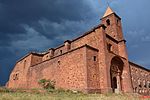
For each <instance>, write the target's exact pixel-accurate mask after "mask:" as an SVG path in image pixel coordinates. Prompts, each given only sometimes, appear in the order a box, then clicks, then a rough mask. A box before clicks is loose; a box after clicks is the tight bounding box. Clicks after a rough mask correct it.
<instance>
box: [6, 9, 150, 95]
mask: <svg viewBox="0 0 150 100" xmlns="http://www.w3.org/2000/svg"><path fill="white" fill-rule="evenodd" d="M41 79H47V80H52V81H55V87H56V88H63V89H70V90H78V91H82V92H86V93H95V92H98V93H108V92H114V93H120V92H121V93H133V92H135V93H141V94H148V93H150V70H149V69H146V68H144V67H142V66H139V65H137V64H135V63H133V62H130V61H129V59H128V54H127V50H126V41H125V39H124V37H123V32H122V25H121V18H120V17H119V16H118V15H117V14H116V13H115V12H114V11H113V10H112V9H111V8H110V7H108V8H107V10H106V12H105V14H104V16H103V17H102V18H101V24H99V25H98V26H96V27H94V28H92V29H91V30H90V31H88V32H86V33H84V34H83V35H81V36H80V37H77V38H75V39H73V40H66V41H65V42H64V44H62V45H61V46H59V47H56V48H51V49H49V50H48V51H47V52H44V53H35V52H31V53H29V54H27V55H26V56H24V57H23V58H21V59H20V60H19V61H17V63H16V65H15V67H14V69H13V71H12V73H11V74H10V78H9V81H8V82H7V85H6V86H7V87H8V88H25V89H31V88H41V86H40V85H39V84H38V81H39V80H41Z"/></svg>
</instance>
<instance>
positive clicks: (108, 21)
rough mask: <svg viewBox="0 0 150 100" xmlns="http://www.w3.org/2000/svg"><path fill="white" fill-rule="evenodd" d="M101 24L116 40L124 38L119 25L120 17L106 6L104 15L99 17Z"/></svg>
mask: <svg viewBox="0 0 150 100" xmlns="http://www.w3.org/2000/svg"><path fill="white" fill-rule="evenodd" d="M101 21H102V24H104V25H105V26H106V30H105V32H106V34H108V35H109V36H111V37H112V38H114V39H115V40H117V41H122V40H124V38H123V33H122V26H121V18H120V17H119V16H118V15H117V14H116V13H115V12H114V11H113V10H112V9H111V8H110V7H109V6H108V8H107V10H106V12H105V14H104V16H103V17H102V18H101Z"/></svg>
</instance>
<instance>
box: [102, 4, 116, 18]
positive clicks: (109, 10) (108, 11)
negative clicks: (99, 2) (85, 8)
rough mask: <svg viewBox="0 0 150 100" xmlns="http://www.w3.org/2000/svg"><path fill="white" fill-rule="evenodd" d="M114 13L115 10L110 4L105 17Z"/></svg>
mask: <svg viewBox="0 0 150 100" xmlns="http://www.w3.org/2000/svg"><path fill="white" fill-rule="evenodd" d="M112 13H114V11H113V10H112V9H111V8H110V7H109V6H108V8H107V10H106V12H105V14H104V16H103V17H106V16H108V15H110V14H112Z"/></svg>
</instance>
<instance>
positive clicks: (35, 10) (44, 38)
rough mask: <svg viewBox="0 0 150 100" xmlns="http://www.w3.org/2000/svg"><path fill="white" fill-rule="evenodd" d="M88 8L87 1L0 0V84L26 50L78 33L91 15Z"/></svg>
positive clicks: (46, 45)
mask: <svg viewBox="0 0 150 100" xmlns="http://www.w3.org/2000/svg"><path fill="white" fill-rule="evenodd" d="M90 7H91V6H90V3H89V2H87V0H0V55H1V57H0V66H2V67H1V70H0V79H1V83H3V84H4V83H5V82H6V80H7V79H8V76H9V74H10V73H9V72H10V71H11V69H12V68H13V65H14V64H15V61H16V60H17V59H19V58H20V57H21V56H23V55H25V54H26V53H27V52H29V51H32V50H34V51H39V50H40V51H42V50H45V49H48V48H50V47H54V46H56V45H59V44H60V43H62V42H63V41H64V40H65V39H70V38H73V37H75V36H77V35H79V34H76V33H82V32H83V31H84V30H85V29H86V27H88V25H86V24H85V22H86V21H85V20H88V19H90V18H92V17H93V16H89V15H92V14H93V12H92V10H93V9H91V8H90ZM72 33H74V34H72ZM5 72H6V73H5Z"/></svg>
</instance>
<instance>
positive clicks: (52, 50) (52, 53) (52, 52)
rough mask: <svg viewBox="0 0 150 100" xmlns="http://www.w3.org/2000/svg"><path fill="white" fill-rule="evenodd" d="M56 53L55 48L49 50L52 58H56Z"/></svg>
mask: <svg viewBox="0 0 150 100" xmlns="http://www.w3.org/2000/svg"><path fill="white" fill-rule="evenodd" d="M54 51H55V50H54V48H51V49H49V55H50V58H52V57H53V56H54Z"/></svg>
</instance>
